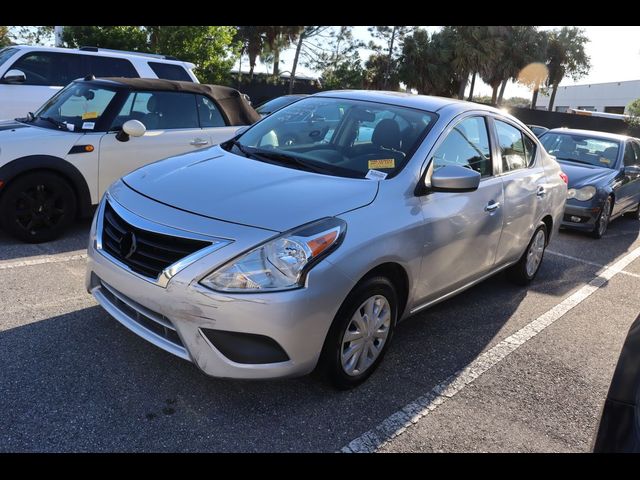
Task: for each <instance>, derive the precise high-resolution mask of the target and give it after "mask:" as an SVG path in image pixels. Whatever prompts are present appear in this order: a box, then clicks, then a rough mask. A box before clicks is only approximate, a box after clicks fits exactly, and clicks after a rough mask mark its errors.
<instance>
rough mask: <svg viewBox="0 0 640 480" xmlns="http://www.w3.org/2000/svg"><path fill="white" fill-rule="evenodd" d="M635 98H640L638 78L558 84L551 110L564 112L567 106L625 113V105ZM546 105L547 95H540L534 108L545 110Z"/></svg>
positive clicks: (547, 103) (547, 102)
mask: <svg viewBox="0 0 640 480" xmlns="http://www.w3.org/2000/svg"><path fill="white" fill-rule="evenodd" d="M636 98H640V80H629V81H626V82H607V83H591V84H588V85H572V86H569V87H562V86H560V87H558V92H557V93H556V100H555V102H554V105H553V111H554V112H566V111H567V110H568V109H569V108H575V109H578V110H589V111H592V112H606V113H627V112H626V108H627V105H629V104H630V103H631V102H633V101H634V100H635V99H636ZM548 107H549V96H548V95H540V96H539V97H538V101H537V102H536V109H537V110H546V109H547V108H548Z"/></svg>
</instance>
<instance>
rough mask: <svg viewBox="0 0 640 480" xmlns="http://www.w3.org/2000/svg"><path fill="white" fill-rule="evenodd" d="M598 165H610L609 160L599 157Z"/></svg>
mask: <svg viewBox="0 0 640 480" xmlns="http://www.w3.org/2000/svg"><path fill="white" fill-rule="evenodd" d="M600 163H604V164H605V165H611V160H610V159H608V158H605V157H600Z"/></svg>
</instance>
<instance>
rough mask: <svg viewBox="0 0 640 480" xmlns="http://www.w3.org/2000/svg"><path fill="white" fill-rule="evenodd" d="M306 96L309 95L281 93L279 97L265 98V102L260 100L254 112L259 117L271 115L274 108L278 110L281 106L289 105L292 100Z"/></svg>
mask: <svg viewBox="0 0 640 480" xmlns="http://www.w3.org/2000/svg"><path fill="white" fill-rule="evenodd" d="M308 96H309V95H305V94H295V95H282V96H281V97H276V98H272V99H271V100H267V101H266V102H262V103H261V104H259V105H258V106H257V107H256V112H258V113H259V114H260V116H261V117H266V116H267V115H271V114H272V113H273V112H275V111H276V110H280V109H281V108H284V107H286V106H287V105H290V104H292V103H293V102H295V101H298V100H300V99H301V98H304V97H308Z"/></svg>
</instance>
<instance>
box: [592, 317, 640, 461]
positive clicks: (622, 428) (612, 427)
mask: <svg viewBox="0 0 640 480" xmlns="http://www.w3.org/2000/svg"><path fill="white" fill-rule="evenodd" d="M593 451H594V452H596V453H605V452H608V453H613V452H620V453H622V452H626V453H640V316H638V318H636V320H635V322H633V324H632V325H631V328H630V329H629V334H628V335H627V339H626V340H625V342H624V345H623V347H622V352H621V353H620V359H619V360H618V365H617V366H616V370H615V373H614V374H613V379H612V380H611V386H610V387H609V393H608V394H607V399H606V401H605V404H604V407H603V409H602V416H601V417H600V425H599V427H598V433H597V434H596V437H595V441H594V445H593Z"/></svg>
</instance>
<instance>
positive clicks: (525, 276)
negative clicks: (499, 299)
mask: <svg viewBox="0 0 640 480" xmlns="http://www.w3.org/2000/svg"><path fill="white" fill-rule="evenodd" d="M540 232H542V233H540ZM548 235H549V234H548V232H547V227H546V225H545V224H541V225H539V226H538V228H536V231H535V232H533V236H532V237H531V240H530V241H529V244H528V245H527V249H526V250H525V251H524V253H523V254H522V257H520V260H518V263H516V264H515V265H513V266H512V267H511V268H509V270H508V272H507V273H508V275H509V279H510V280H511V281H512V282H513V283H515V284H516V285H523V286H524V285H528V284H530V283H531V282H532V281H533V279H534V278H536V275H537V273H538V270H540V265H542V259H543V258H544V250H545V248H546V247H547V241H548V238H549V236H548ZM540 248H541V250H540ZM536 257H537V260H536V259H535V258H536ZM530 261H531V262H532V263H531V264H530V263H529V262H530Z"/></svg>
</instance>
